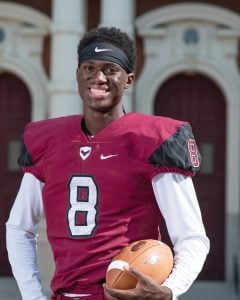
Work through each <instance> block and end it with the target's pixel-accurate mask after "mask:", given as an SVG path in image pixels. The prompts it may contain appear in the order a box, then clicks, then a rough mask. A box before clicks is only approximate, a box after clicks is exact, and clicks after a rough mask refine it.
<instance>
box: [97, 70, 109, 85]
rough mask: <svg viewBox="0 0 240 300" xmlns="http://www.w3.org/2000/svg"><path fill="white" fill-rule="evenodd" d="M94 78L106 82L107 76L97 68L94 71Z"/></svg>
mask: <svg viewBox="0 0 240 300" xmlns="http://www.w3.org/2000/svg"><path fill="white" fill-rule="evenodd" d="M94 77H95V79H96V80H98V81H99V82H106V81H107V78H106V76H105V74H104V72H103V71H102V70H97V71H96V73H95V76H94Z"/></svg>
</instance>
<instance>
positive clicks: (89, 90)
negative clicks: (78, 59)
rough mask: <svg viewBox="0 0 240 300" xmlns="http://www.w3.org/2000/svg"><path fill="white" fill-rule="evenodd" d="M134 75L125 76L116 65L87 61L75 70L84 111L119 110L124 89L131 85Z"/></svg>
mask: <svg viewBox="0 0 240 300" xmlns="http://www.w3.org/2000/svg"><path fill="white" fill-rule="evenodd" d="M133 81H134V74H133V73H130V74H127V73H126V71H125V70H124V69H123V68H122V67H121V66H120V65H118V64H116V63H113V62H109V61H104V60H87V61H84V62H83V63H81V65H80V66H79V67H78V69H77V82H78V90H79V94H80V96H81V98H82V100H83V103H84V111H85V112H88V111H89V110H90V111H98V112H102V113H105V112H108V111H114V110H118V109H119V108H121V111H122V95H123V92H124V89H127V88H128V87H130V86H131V85H132V83H133Z"/></svg>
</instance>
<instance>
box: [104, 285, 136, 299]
mask: <svg viewBox="0 0 240 300" xmlns="http://www.w3.org/2000/svg"><path fill="white" fill-rule="evenodd" d="M103 288H104V294H105V296H106V298H107V299H111V300H112V299H129V298H130V297H131V296H132V293H133V290H119V289H112V288H110V287H109V286H107V285H106V284H105V285H103Z"/></svg>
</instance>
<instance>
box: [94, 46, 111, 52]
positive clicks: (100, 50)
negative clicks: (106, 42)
mask: <svg viewBox="0 0 240 300" xmlns="http://www.w3.org/2000/svg"><path fill="white" fill-rule="evenodd" d="M94 51H95V52H103V51H113V50H112V49H99V48H98V47H96V48H95V50H94Z"/></svg>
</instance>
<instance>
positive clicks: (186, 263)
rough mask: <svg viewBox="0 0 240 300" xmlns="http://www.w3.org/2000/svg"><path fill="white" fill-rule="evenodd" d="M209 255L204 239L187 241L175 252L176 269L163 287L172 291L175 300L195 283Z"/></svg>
mask: <svg viewBox="0 0 240 300" xmlns="http://www.w3.org/2000/svg"><path fill="white" fill-rule="evenodd" d="M207 253H208V241H207V240H206V241H205V242H204V241H203V240H202V239H197V238H195V239H192V240H186V241H182V242H181V243H179V244H178V245H177V247H176V249H175V250H174V267H173V271H172V273H171V274H170V276H169V277H168V278H167V279H166V280H165V282H164V283H163V286H167V287H168V288H170V289H171V290H172V293H173V298H172V299H173V300H175V299H177V297H178V296H180V295H182V294H184V293H185V292H186V291H187V290H188V289H189V288H190V286H191V285H192V283H193V282H194V281H195V279H196V278H197V276H198V275H199V273H200V271H201V270H202V267H203V264H204V262H205V259H206V255H207Z"/></svg>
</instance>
